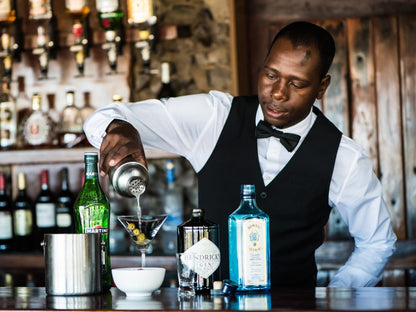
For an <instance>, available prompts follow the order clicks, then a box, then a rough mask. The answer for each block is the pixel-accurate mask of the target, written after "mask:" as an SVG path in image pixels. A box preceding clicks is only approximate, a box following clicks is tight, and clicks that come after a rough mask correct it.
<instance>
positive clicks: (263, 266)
mask: <svg viewBox="0 0 416 312" xmlns="http://www.w3.org/2000/svg"><path fill="white" fill-rule="evenodd" d="M228 235H229V236H228V240H229V257H230V258H229V264H230V279H231V280H233V281H235V282H236V283H237V284H238V288H237V291H240V292H245V291H268V290H270V228H269V216H268V215H267V214H266V213H265V212H264V211H262V210H261V209H260V208H259V207H258V206H257V204H256V193H255V187H254V185H252V184H243V185H241V201H240V205H239V207H238V208H237V210H235V211H234V212H233V213H232V214H230V216H229V217H228Z"/></svg>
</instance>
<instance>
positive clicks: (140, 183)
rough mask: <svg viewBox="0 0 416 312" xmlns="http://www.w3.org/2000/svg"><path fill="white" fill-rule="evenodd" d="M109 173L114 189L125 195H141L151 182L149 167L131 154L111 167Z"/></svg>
mask: <svg viewBox="0 0 416 312" xmlns="http://www.w3.org/2000/svg"><path fill="white" fill-rule="evenodd" d="M108 174H109V177H110V182H111V184H112V185H113V187H114V190H115V191H116V192H117V193H119V194H120V195H122V196H125V197H137V196H140V195H141V194H143V193H144V191H145V190H146V187H147V184H148V183H149V173H148V171H147V168H146V167H145V166H143V165H142V164H141V163H139V162H138V161H136V160H134V159H133V158H132V157H130V156H129V157H126V158H124V159H123V160H122V161H121V162H120V163H118V164H117V166H115V167H111V168H110V171H109V173H108Z"/></svg>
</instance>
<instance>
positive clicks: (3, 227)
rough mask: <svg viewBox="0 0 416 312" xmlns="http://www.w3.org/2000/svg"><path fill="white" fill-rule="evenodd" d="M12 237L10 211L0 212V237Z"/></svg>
mask: <svg viewBox="0 0 416 312" xmlns="http://www.w3.org/2000/svg"><path fill="white" fill-rule="evenodd" d="M12 237H13V227H12V215H11V213H10V212H8V211H7V212H6V211H2V212H0V239H10V238H12Z"/></svg>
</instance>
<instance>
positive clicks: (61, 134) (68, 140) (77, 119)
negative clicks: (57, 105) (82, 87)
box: [58, 91, 83, 147]
mask: <svg viewBox="0 0 416 312" xmlns="http://www.w3.org/2000/svg"><path fill="white" fill-rule="evenodd" d="M82 134H83V130H82V118H81V113H80V110H79V108H78V107H77V106H75V94H74V91H67V92H66V106H65V108H64V109H63V110H62V113H61V120H60V125H59V130H58V139H59V145H60V146H62V147H70V146H73V145H74V142H76V141H77V140H78V139H80V137H81V136H82Z"/></svg>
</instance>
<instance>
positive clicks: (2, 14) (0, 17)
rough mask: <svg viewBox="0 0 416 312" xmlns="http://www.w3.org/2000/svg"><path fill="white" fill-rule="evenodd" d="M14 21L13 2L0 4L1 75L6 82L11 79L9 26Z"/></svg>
mask: <svg viewBox="0 0 416 312" xmlns="http://www.w3.org/2000/svg"><path fill="white" fill-rule="evenodd" d="M15 20H16V9H15V3H14V1H13V0H5V1H1V2H0V31H1V51H0V58H1V59H2V63H3V75H4V78H6V79H7V80H8V81H11V78H12V61H13V60H12V58H13V57H12V48H11V46H12V42H11V35H10V29H9V28H10V25H12V24H13V23H14V22H15Z"/></svg>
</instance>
